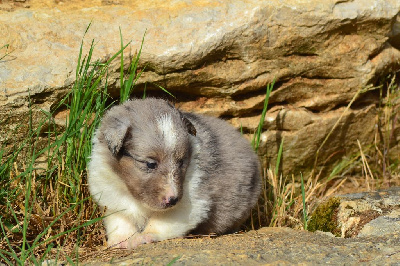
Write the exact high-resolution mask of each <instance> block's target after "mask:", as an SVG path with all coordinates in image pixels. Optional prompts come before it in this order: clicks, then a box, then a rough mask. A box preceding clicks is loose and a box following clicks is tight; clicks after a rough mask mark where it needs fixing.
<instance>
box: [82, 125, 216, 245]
mask: <svg viewBox="0 0 400 266" xmlns="http://www.w3.org/2000/svg"><path fill="white" fill-rule="evenodd" d="M164 122H165V123H167V124H163V123H164ZM164 122H161V123H160V128H163V129H165V130H167V128H169V126H170V125H168V119H166V120H164ZM96 141H97V139H96V137H95V140H94V142H96ZM166 141H169V142H170V144H172V143H171V142H173V141H174V139H173V136H172V137H171V138H170V139H168V140H166ZM191 142H192V145H193V155H195V154H196V152H198V149H199V147H198V144H197V143H195V139H194V138H192V139H191ZM108 156H109V151H108V150H107V147H104V146H102V145H94V148H93V152H92V157H91V161H90V163H89V173H90V175H89V189H90V191H91V194H92V195H93V197H94V198H95V200H96V202H97V203H98V204H99V205H100V206H101V207H106V208H107V212H106V215H107V217H106V218H105V219H104V223H105V226H106V230H107V236H108V238H109V239H108V241H109V244H111V245H112V244H116V243H118V242H120V241H124V240H126V239H127V238H129V237H131V236H132V235H136V234H140V233H141V231H143V230H145V231H148V232H151V233H152V234H155V235H156V236H157V240H164V239H168V238H175V237H181V236H184V235H185V234H187V233H188V231H190V230H192V229H194V228H196V226H197V225H198V224H199V223H201V222H202V221H204V220H205V219H206V218H207V216H208V213H209V211H210V201H209V200H208V199H207V198H206V197H205V195H200V194H199V193H198V191H199V189H198V186H199V184H200V182H201V179H202V177H203V175H204V173H203V172H201V171H200V170H199V169H198V165H197V163H196V161H195V160H192V161H191V162H190V164H189V166H188V169H187V172H186V177H185V182H184V186H183V197H182V199H181V200H180V201H179V202H178V204H177V205H176V206H174V207H173V208H170V209H167V210H164V211H151V210H150V209H148V208H146V207H145V206H144V205H143V204H142V203H141V202H140V201H138V200H137V199H135V198H134V197H133V196H132V195H131V194H130V192H129V190H128V188H127V186H126V185H125V183H124V182H123V181H122V180H121V178H120V177H119V176H118V175H117V174H115V173H114V171H113V170H112V169H111V167H110V166H109V165H108V163H107V160H108ZM192 158H195V156H192ZM144 193H146V192H145V191H144Z"/></svg>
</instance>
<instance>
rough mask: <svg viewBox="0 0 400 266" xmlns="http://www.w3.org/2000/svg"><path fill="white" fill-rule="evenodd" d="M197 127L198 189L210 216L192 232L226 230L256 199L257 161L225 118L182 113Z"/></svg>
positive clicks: (241, 219)
mask: <svg viewBox="0 0 400 266" xmlns="http://www.w3.org/2000/svg"><path fill="white" fill-rule="evenodd" d="M184 115H185V116H186V117H187V118H188V119H189V120H190V121H191V122H192V123H193V125H194V126H195V127H196V130H197V138H198V139H199V140H200V142H201V144H200V150H199V153H198V154H195V155H194V158H193V159H194V160H196V161H197V163H198V166H199V168H200V170H201V171H203V172H204V173H205V175H204V177H203V182H202V184H201V185H200V186H199V190H200V191H199V193H201V194H202V195H204V196H205V197H210V202H212V206H211V212H210V216H209V219H208V220H207V221H205V222H203V223H201V224H200V225H199V226H198V227H197V228H196V229H195V230H193V233H199V234H207V233H226V232H229V231H233V230H236V229H238V227H239V226H240V225H241V224H242V223H243V222H244V220H245V219H246V218H247V217H248V214H249V212H250V210H251V208H252V207H253V206H254V205H255V203H256V202H257V199H258V197H259V195H260V190H261V178H260V165H259V160H258V157H257V155H256V154H255V153H254V151H253V150H252V148H251V145H250V143H249V142H248V141H247V140H246V139H245V138H244V137H243V136H241V134H240V132H238V130H236V129H235V128H233V127H232V126H231V125H229V124H228V123H227V122H225V121H223V120H221V119H217V118H213V117H207V116H202V115H198V114H192V113H185V114H184Z"/></svg>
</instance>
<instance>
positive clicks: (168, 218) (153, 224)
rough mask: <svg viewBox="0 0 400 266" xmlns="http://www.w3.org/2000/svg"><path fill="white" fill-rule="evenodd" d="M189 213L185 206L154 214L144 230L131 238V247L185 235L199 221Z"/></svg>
mask: <svg viewBox="0 0 400 266" xmlns="http://www.w3.org/2000/svg"><path fill="white" fill-rule="evenodd" d="M188 213H189V211H187V210H185V209H184V208H176V209H174V210H171V211H170V212H169V213H162V214H154V215H153V216H152V217H151V218H149V220H148V223H147V225H146V227H145V229H144V230H143V232H141V233H140V234H137V235H135V236H134V237H132V238H131V239H130V240H129V247H130V248H135V247H136V246H138V245H140V244H144V243H151V242H156V241H162V240H165V239H171V238H177V237H183V236H185V235H186V233H187V232H189V231H190V230H192V229H194V228H195V227H196V225H197V221H195V220H192V219H190V217H189V214H188Z"/></svg>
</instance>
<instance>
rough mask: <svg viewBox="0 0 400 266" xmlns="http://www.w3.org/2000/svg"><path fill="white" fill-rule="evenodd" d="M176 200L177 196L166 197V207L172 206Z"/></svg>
mask: <svg viewBox="0 0 400 266" xmlns="http://www.w3.org/2000/svg"><path fill="white" fill-rule="evenodd" d="M177 202H178V197H166V198H165V200H164V203H165V205H166V206H167V207H171V206H174V205H175V204H176V203H177Z"/></svg>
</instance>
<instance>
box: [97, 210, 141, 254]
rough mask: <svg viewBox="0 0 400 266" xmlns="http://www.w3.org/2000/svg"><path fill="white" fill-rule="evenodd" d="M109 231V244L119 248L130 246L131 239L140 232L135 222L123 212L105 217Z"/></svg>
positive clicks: (105, 223)
mask: <svg viewBox="0 0 400 266" xmlns="http://www.w3.org/2000/svg"><path fill="white" fill-rule="evenodd" d="M104 225H105V227H106V231H107V237H108V239H107V245H108V246H109V247H111V246H114V247H117V248H128V247H129V239H131V238H133V237H135V235H137V234H139V233H138V232H137V229H136V226H135V224H134V223H133V222H132V221H131V220H130V219H129V218H128V217H127V216H126V215H124V213H123V212H116V213H111V214H108V216H107V217H105V218H104Z"/></svg>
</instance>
